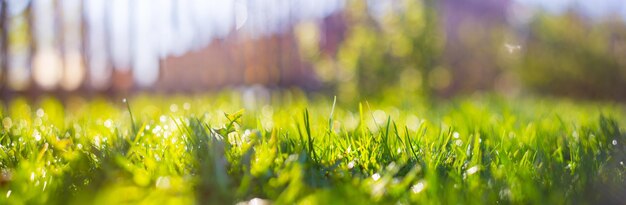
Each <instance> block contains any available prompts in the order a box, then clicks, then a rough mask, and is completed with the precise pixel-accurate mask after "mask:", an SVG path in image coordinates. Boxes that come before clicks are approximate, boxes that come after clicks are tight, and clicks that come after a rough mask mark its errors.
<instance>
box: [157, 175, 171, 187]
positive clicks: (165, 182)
mask: <svg viewBox="0 0 626 205" xmlns="http://www.w3.org/2000/svg"><path fill="white" fill-rule="evenodd" d="M156 187H157V188H159V189H169V188H170V178H169V177H159V178H158V179H157V180H156Z"/></svg>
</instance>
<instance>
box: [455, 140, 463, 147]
mask: <svg viewBox="0 0 626 205" xmlns="http://www.w3.org/2000/svg"><path fill="white" fill-rule="evenodd" d="M454 144H456V146H459V147H460V146H463V140H455V141H454Z"/></svg>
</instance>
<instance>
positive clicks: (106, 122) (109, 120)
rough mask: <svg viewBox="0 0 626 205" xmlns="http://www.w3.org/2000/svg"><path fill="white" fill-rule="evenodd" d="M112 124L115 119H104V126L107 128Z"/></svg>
mask: <svg viewBox="0 0 626 205" xmlns="http://www.w3.org/2000/svg"><path fill="white" fill-rule="evenodd" d="M112 125H113V120H111V119H107V120H106V121H104V126H105V127H106V128H111V126H112Z"/></svg>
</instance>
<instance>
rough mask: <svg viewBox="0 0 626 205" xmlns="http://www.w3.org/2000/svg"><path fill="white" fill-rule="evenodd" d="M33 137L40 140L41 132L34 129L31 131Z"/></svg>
mask: <svg viewBox="0 0 626 205" xmlns="http://www.w3.org/2000/svg"><path fill="white" fill-rule="evenodd" d="M33 137H34V138H35V140H36V141H40V140H41V134H39V131H37V130H35V131H34V132H33Z"/></svg>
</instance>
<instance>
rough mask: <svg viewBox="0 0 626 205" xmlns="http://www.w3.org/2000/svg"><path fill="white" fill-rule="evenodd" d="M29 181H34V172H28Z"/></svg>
mask: <svg viewBox="0 0 626 205" xmlns="http://www.w3.org/2000/svg"><path fill="white" fill-rule="evenodd" d="M30 181H35V172H31V173H30Z"/></svg>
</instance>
